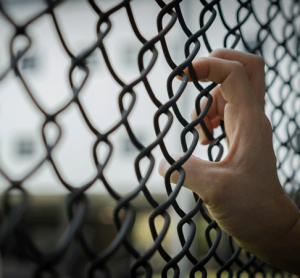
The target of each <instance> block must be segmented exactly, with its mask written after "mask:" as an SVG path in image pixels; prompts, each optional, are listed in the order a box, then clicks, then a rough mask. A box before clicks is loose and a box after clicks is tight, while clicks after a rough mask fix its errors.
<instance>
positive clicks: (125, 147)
mask: <svg viewBox="0 0 300 278" xmlns="http://www.w3.org/2000/svg"><path fill="white" fill-rule="evenodd" d="M136 137H137V139H138V141H139V142H140V143H142V144H143V141H144V138H145V137H144V135H143V134H138V135H136ZM138 151H139V150H138V149H137V148H136V147H135V146H134V145H133V143H132V142H131V140H130V138H129V137H128V136H126V137H123V138H122V153H124V154H126V155H127V154H136V153H137V152H138Z"/></svg>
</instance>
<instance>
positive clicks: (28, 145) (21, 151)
mask: <svg viewBox="0 0 300 278" xmlns="http://www.w3.org/2000/svg"><path fill="white" fill-rule="evenodd" d="M34 151H35V144H34V141H33V140H32V139H30V138H22V139H19V140H18V142H17V150H16V152H17V155H18V156H19V157H28V156H32V155H33V154H34Z"/></svg>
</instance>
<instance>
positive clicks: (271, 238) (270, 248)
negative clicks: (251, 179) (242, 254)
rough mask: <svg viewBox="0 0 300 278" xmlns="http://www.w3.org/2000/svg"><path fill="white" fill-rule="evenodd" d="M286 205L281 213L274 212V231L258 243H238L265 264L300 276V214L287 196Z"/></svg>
mask: <svg viewBox="0 0 300 278" xmlns="http://www.w3.org/2000/svg"><path fill="white" fill-rule="evenodd" d="M284 203H285V205H284V206H279V208H280V212H275V211H274V219H273V222H274V229H273V230H269V231H268V232H267V231H266V232H265V234H264V235H263V237H262V238H261V239H260V240H259V241H257V242H245V241H242V242H241V241H239V240H237V242H238V243H239V244H240V245H241V247H243V248H244V249H245V250H247V251H248V252H250V253H252V254H254V255H255V256H257V257H258V258H259V259H261V260H263V261H264V262H266V263H268V264H270V265H272V266H274V267H276V268H279V269H281V270H284V271H288V272H290V273H293V274H297V275H300V266H299V262H300V213H299V209H298V207H297V206H296V205H295V204H294V203H293V202H292V201H291V200H290V199H289V197H287V196H286V195H285V201H284ZM277 231H280V232H279V233H277Z"/></svg>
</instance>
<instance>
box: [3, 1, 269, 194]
mask: <svg viewBox="0 0 300 278" xmlns="http://www.w3.org/2000/svg"><path fill="white" fill-rule="evenodd" d="M118 2H120V1H115V0H114V1H108V0H107V1H105V0H101V1H100V0H99V1H98V2H97V3H98V5H99V7H101V8H102V10H104V11H106V10H108V9H109V8H111V7H113V6H114V5H116V4H117V3H118ZM236 2H237V1H233V0H230V1H229V0H228V1H223V2H222V8H223V10H224V14H225V19H226V20H227V22H228V23H229V24H231V26H234V25H236V18H235V12H236V9H237V7H238V5H237V3H236ZM266 2H267V1H266ZM3 3H4V7H5V8H6V10H7V13H8V14H9V15H10V16H11V17H12V19H13V20H14V21H15V22H16V24H19V25H22V24H24V23H25V22H27V21H28V20H29V19H31V18H32V17H33V16H34V15H36V14H37V13H38V12H40V11H42V10H43V9H44V8H45V7H46V4H45V3H44V1H37V0H36V1H33V0H31V1H30V0H27V1H25V0H24V1H16V0H6V1H4V2H3ZM261 5H263V4H261ZM131 6H132V10H133V14H134V17H135V20H136V22H137V25H138V27H139V28H140V32H141V33H142V35H143V36H144V37H145V38H146V39H148V40H150V39H151V38H153V37H154V36H156V35H157V26H156V17H157V15H158V13H159V11H160V10H161V9H160V7H159V6H158V5H157V4H156V2H155V1H150V0H149V1H146V0H137V1H133V2H132V3H131ZM181 7H182V11H183V14H184V17H185V19H186V21H187V24H188V26H189V28H190V29H191V30H192V31H193V32H195V31H197V30H198V29H199V15H200V11H201V10H202V5H201V4H200V3H199V1H183V3H182V5H181ZM264 12H265V11H264ZM55 14H56V16H57V19H58V24H59V26H60V30H61V32H62V35H63V37H64V39H65V41H66V44H67V45H68V47H69V49H70V50H71V52H72V53H73V54H74V55H78V54H79V53H80V52H81V51H82V50H84V49H85V48H87V47H88V46H90V45H92V44H93V43H94V42H95V41H96V23H97V20H98V16H97V14H96V13H95V12H94V11H93V10H92V8H91V7H90V6H89V4H88V3H87V1H79V0H72V1H66V2H65V3H63V4H61V5H60V6H58V7H57V8H56V9H55ZM208 15H209V13H208ZM208 19H209V18H208V17H205V20H208ZM110 20H111V21H112V29H111V31H110V33H109V35H108V36H107V37H106V38H105V39H104V44H105V47H106V50H107V52H108V55H109V59H110V61H111V64H112V66H113V68H114V69H115V71H116V73H117V75H118V76H119V77H120V78H121V79H122V80H123V81H124V82H125V83H129V82H131V81H133V80H134V79H136V78H137V77H138V76H139V71H138V65H137V56H138V52H139V50H140V48H141V47H142V44H141V43H140V42H139V41H138V39H137V38H136V36H135V35H134V32H133V31H132V28H131V26H130V22H129V20H128V16H127V14H126V10H125V9H124V8H123V9H121V10H119V11H118V12H116V13H114V14H113V15H112V16H111V17H110ZM169 20H170V16H168V15H166V16H165V17H164V21H163V22H164V25H166V24H167V23H168V22H169ZM249 29H250V27H249ZM252 29H253V26H252ZM0 30H1V31H0V73H2V72H3V71H4V70H5V69H6V68H7V67H9V65H10V62H11V61H10V55H9V44H10V41H11V38H12V36H13V34H14V27H13V26H12V25H11V24H10V23H9V22H8V21H7V20H6V19H5V18H4V16H3V15H2V14H1V15H0ZM26 31H27V33H28V35H29V37H30V38H31V39H32V46H31V47H30V49H29V50H28V52H26V54H25V55H24V56H23V58H22V59H21V60H20V62H19V68H20V71H21V74H22V76H23V77H24V80H25V81H26V83H27V85H28V87H29V89H30V91H31V92H32V94H33V96H34V98H35V99H36V101H37V102H38V103H39V105H40V106H41V107H42V108H43V109H44V110H45V111H46V112H47V113H50V114H51V113H54V112H55V111H58V110H59V109H60V108H61V107H63V106H64V105H65V104H66V103H67V102H68V101H69V100H70V99H71V98H72V94H73V93H72V90H71V88H70V84H69V83H68V71H69V68H70V65H71V61H70V59H69V57H68V56H67V54H66V52H65V50H64V49H63V46H62V44H61V42H60V40H59V37H58V34H57V32H56V30H55V28H54V23H53V20H52V18H51V16H50V15H43V16H42V17H40V18H39V19H37V20H36V21H34V22H33V23H32V24H30V25H29V26H28V28H27V29H26ZM252 31H253V30H252ZM226 33H227V31H226V29H225V28H224V27H223V24H222V23H221V22H220V18H219V17H217V18H216V20H215V22H214V23H213V25H212V26H211V27H210V28H209V31H208V32H207V35H208V39H209V41H210V44H211V46H212V47H213V48H214V49H216V48H219V47H223V38H224V35H225V34H226ZM254 33H255V32H254ZM249 34H250V35H251V32H250V33H249ZM250 35H249V36H250ZM186 39H187V38H186V36H185V34H184V33H183V31H182V29H181V27H180V26H179V24H178V22H177V23H176V24H175V26H174V27H173V28H172V30H171V31H170V32H169V33H168V34H167V36H166V40H167V43H168V45H169V50H170V53H171V55H172V58H173V60H174V61H175V62H176V63H180V62H181V61H183V59H184V43H185V41H186ZM200 42H201V45H202V46H201V50H200V52H199V56H204V55H207V50H206V48H205V46H204V43H203V40H202V38H201V39H200ZM228 42H229V43H232V42H233V38H232V39H231V38H229V40H228ZM26 44H27V40H26V39H25V38H24V37H23V36H20V37H18V38H17V39H16V40H15V42H14V44H13V49H14V51H15V52H17V51H18V50H19V49H20V48H22V47H24V45H26ZM156 47H157V49H158V51H159V57H158V60H157V62H156V64H155V66H154V68H153V69H152V71H151V72H150V74H149V76H148V78H149V81H150V84H151V86H152V89H153V91H154V93H155V95H156V96H157V98H158V99H159V100H160V101H161V102H162V103H165V102H166V101H167V100H168V96H167V89H166V80H167V78H168V75H169V74H170V72H171V69H170V68H169V66H168V65H167V63H166V62H165V59H164V56H163V53H162V51H161V48H160V44H159V43H157V44H156ZM237 48H238V49H242V46H241V43H239V45H238V47H237ZM147 54H149V55H145V56H146V59H145V60H148V61H149V59H150V57H149V56H150V55H151V54H150V53H147ZM87 63H88V66H89V68H90V76H89V78H88V80H87V83H86V85H85V86H84V88H83V90H82V91H81V92H80V96H79V99H80V101H81V103H82V105H83V107H84V110H85V112H86V114H87V116H88V117H89V119H90V121H91V122H92V123H93V124H94V126H95V127H96V128H98V129H99V130H100V131H102V132H104V131H106V130H108V129H109V128H110V127H111V126H112V125H114V124H115V123H116V122H117V121H118V119H120V112H119V108H118V95H119V93H120V91H121V87H120V86H119V85H118V84H117V83H116V82H115V81H114V80H113V78H112V76H111V75H110V74H109V72H108V69H107V67H106V65H105V62H104V60H103V58H102V55H101V53H100V51H99V50H98V51H95V52H94V53H93V54H92V55H91V56H90V57H89V58H88V60H87ZM146 63H147V61H146ZM76 74H77V76H76ZM74 76H75V78H74V80H76V79H78V80H80V78H82V76H81V74H80V72H76V71H75V75H74ZM179 84H180V81H179V80H175V81H174V91H176V87H177V86H178V85H179ZM134 90H135V92H136V95H137V102H136V104H135V107H134V109H133V111H132V113H131V115H130V116H129V122H130V125H131V126H132V129H133V131H134V133H135V134H136V135H137V137H138V138H139V139H140V140H141V142H142V143H143V144H144V145H148V144H150V143H151V142H153V141H154V140H155V132H154V127H153V116H154V113H155V112H156V110H157V109H156V107H155V105H154V104H153V103H152V102H151V100H150V98H149V97H148V95H147V93H146V90H145V88H144V86H143V84H141V83H140V84H138V85H137V86H135V87H134ZM196 95H197V91H196V89H194V88H193V86H192V85H189V86H188V87H187V89H186V91H185V92H184V95H183V97H182V98H181V99H180V100H179V101H178V105H179V107H180V109H181V110H182V113H183V115H184V116H185V117H186V119H188V120H189V117H190V116H189V115H190V113H191V112H192V109H193V106H194V99H195V97H196ZM162 118H163V117H162ZM44 121H45V117H44V116H43V114H42V113H41V112H40V111H39V110H38V109H37V107H36V105H35V104H34V103H33V101H32V100H31V99H30V98H29V96H28V94H27V92H26V90H25V88H24V86H23V84H22V83H21V81H20V80H19V78H18V77H16V76H15V74H14V72H13V71H10V73H9V74H8V76H7V77H6V78H4V80H2V81H1V82H0V163H1V168H2V169H3V170H4V171H5V172H6V173H7V174H8V175H9V177H10V178H11V179H14V180H15V179H22V178H23V177H24V176H25V175H26V174H27V173H28V172H29V171H30V170H31V169H32V168H33V167H34V166H35V165H37V164H38V163H39V161H41V159H43V157H44V156H45V155H46V150H45V147H44V145H43V141H42V132H41V127H42V124H43V122H44ZM57 122H58V124H59V125H60V126H61V128H62V138H61V140H60V141H59V144H58V146H57V147H56V148H55V149H54V151H53V157H54V161H55V163H56V165H57V167H58V169H59V170H60V172H61V174H62V176H63V178H64V179H65V180H66V181H67V182H69V183H70V184H72V185H73V186H82V185H83V184H85V183H86V182H88V181H89V180H91V179H92V178H93V176H95V174H96V168H95V165H94V162H93V157H92V146H93V143H94V142H95V140H96V138H95V136H94V135H93V134H92V132H91V131H90V130H89V129H88V127H87V125H86V123H85V122H84V120H83V117H82V115H81V114H80V111H79V109H78V107H77V105H76V104H72V105H70V106H69V107H68V108H67V109H66V110H65V111H64V112H62V113H61V114H60V115H59V116H58V117H57ZM162 125H163V123H162ZM181 129H182V128H181V127H180V125H179V124H178V123H177V120H176V119H175V120H174V123H173V127H172V129H171V130H170V132H169V134H168V135H167V136H166V139H165V142H166V145H167V147H168V150H169V152H170V153H171V154H173V153H178V152H181V151H182V150H181V145H180V131H181ZM46 131H47V138H48V139H49V140H50V141H51V140H54V141H55V138H56V136H57V128H56V127H55V126H54V125H52V126H51V125H49V126H48V127H47V130H46ZM109 139H110V140H111V141H112V142H113V145H114V152H113V156H112V158H111V160H110V162H109V165H108V166H107V168H106V169H105V175H106V178H107V179H108V181H109V182H110V184H111V185H112V186H113V187H114V188H116V189H117V190H118V191H119V192H128V191H130V190H132V189H133V188H135V186H137V184H138V181H137V178H136V176H135V172H134V166H133V162H134V159H135V157H136V156H137V154H138V152H137V151H136V150H135V148H134V146H133V145H132V144H131V142H130V140H129V138H128V135H127V133H126V132H125V128H124V127H123V126H122V127H120V128H119V129H118V130H117V131H115V132H114V133H113V134H112V135H111V136H110V137H109ZM190 139H191V138H188V140H190ZM103 153H105V150H102V149H101V148H100V154H99V157H104V155H103ZM153 154H154V155H155V157H156V167H155V169H154V171H153V174H152V177H151V179H150V181H149V183H148V187H149V189H150V191H151V192H155V193H159V192H165V190H164V183H163V179H162V178H161V177H160V176H159V175H158V173H157V165H158V163H159V161H160V159H161V158H162V155H161V152H160V150H159V149H158V148H156V149H155V150H154V151H153ZM195 154H197V155H199V156H200V157H202V158H204V159H207V155H206V148H205V147H199V149H198V150H197V152H196V153H195ZM143 162H145V163H144V164H145V165H143V163H142V168H143V167H144V169H147V167H148V161H143ZM7 186H8V182H7V181H6V180H5V179H4V178H3V177H2V178H1V176H0V190H1V191H2V190H3V189H5V188H6V187H7ZM24 187H25V188H26V189H27V190H29V191H30V192H31V193H34V194H58V193H59V194H60V193H64V192H67V190H66V189H65V188H64V187H63V186H62V184H61V183H60V181H59V180H58V178H57V177H56V175H55V173H54V170H53V168H52V166H51V165H50V164H49V163H48V162H47V163H44V165H43V166H42V167H41V168H40V169H39V170H38V171H37V172H36V173H35V174H34V175H33V176H32V177H30V178H29V179H28V180H26V182H25V183H24ZM87 192H91V193H103V192H105V189H104V187H103V185H102V184H101V183H100V182H96V183H95V184H94V185H93V186H92V187H91V188H90V189H89V190H88V191H87Z"/></svg>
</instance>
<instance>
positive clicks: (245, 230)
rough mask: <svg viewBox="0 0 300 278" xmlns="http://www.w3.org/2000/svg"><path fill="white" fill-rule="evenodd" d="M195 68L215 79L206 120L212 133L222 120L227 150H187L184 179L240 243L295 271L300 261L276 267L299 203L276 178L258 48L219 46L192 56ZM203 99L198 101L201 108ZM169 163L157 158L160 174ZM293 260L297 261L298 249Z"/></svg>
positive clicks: (203, 78)
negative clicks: (200, 154) (208, 156)
mask: <svg viewBox="0 0 300 278" xmlns="http://www.w3.org/2000/svg"><path fill="white" fill-rule="evenodd" d="M193 67H194V70H195V73H196V76H197V78H198V80H200V81H212V82H215V83H218V84H220V86H218V87H216V88H215V89H214V90H213V91H212V93H211V94H212V96H213V103H212V106H211V108H210V110H209V112H208V114H207V116H206V117H205V123H206V125H207V127H208V129H209V130H210V131H211V132H213V129H214V128H215V127H217V126H218V125H219V124H220V119H223V120H224V125H225V131H226V136H227V138H228V143H229V151H228V154H227V156H226V157H225V158H224V159H223V160H222V161H220V162H208V161H204V160H202V159H200V158H197V157H195V156H192V157H191V158H190V159H189V160H188V161H187V162H186V163H185V164H184V165H183V168H184V170H185V172H186V178H185V182H184V186H185V187H187V188H189V189H191V190H193V191H194V192H195V193H197V194H198V195H199V196H200V197H201V198H202V200H203V202H204V203H205V205H206V206H207V208H208V210H209V212H210V213H211V215H212V216H213V217H214V219H215V220H216V221H217V222H218V224H219V225H220V226H221V227H222V228H223V229H224V230H225V231H226V232H227V233H229V234H230V235H232V236H233V237H234V239H235V240H236V241H237V242H238V243H239V244H240V245H241V246H242V247H243V248H244V249H246V250H247V251H249V252H251V253H253V254H255V255H257V256H258V257H260V258H261V259H263V260H265V261H268V262H269V263H271V264H273V265H274V264H276V266H277V267H283V268H285V269H287V270H291V271H294V272H295V269H297V268H298V266H297V268H295V266H293V265H292V268H291V267H290V268H286V266H285V265H283V266H282V262H284V259H283V260H282V258H281V257H280V256H282V255H280V253H282V252H283V250H286V247H285V244H286V243H287V241H289V239H288V240H286V237H287V236H289V237H290V236H291V235H292V234H295V229H296V230H297V231H299V237H300V228H299V227H298V226H299V210H298V208H297V207H296V205H295V204H294V203H293V202H292V201H291V200H290V199H289V198H288V197H287V196H286V195H285V193H284V191H283V189H282V187H281V185H280V183H279V180H278V177H277V170H276V157H275V154H274V150H273V146H272V127H271V124H270V122H269V120H268V118H267V117H266V116H265V114H264V95H265V82H264V62H263V60H262V59H261V58H260V57H259V56H256V55H252V54H246V53H242V52H238V51H235V50H225V49H224V50H218V51H215V52H212V53H211V55H210V57H208V58H201V59H199V60H196V61H194V63H193ZM187 73H188V72H187ZM205 104H206V101H204V100H203V101H202V102H201V109H203V108H204V106H205ZM192 117H193V118H195V117H196V115H195V112H194V114H193V116H192ZM197 130H198V132H199V135H200V142H201V143H202V144H208V143H209V140H208V138H207V137H206V136H205V134H204V133H203V131H202V129H201V127H200V125H199V126H198V127H197ZM180 156H181V155H176V156H175V159H179V158H180ZM168 168H169V164H168V163H167V162H166V161H165V160H163V161H162V162H161V163H160V165H159V172H160V174H161V175H162V176H164V175H165V173H166V171H167V170H168ZM178 178H179V173H178V172H174V173H173V174H172V176H171V181H172V182H174V183H176V182H177V180H178ZM296 234H297V233H296ZM298 242H299V240H298ZM291 248H294V246H291ZM299 250H300V246H299V249H298V253H299ZM288 252H289V250H288ZM295 252H296V250H295ZM297 259H298V264H299V260H300V257H299V255H297ZM293 260H294V258H293ZM293 267H294V268H293ZM297 271H298V272H297V273H298V274H299V270H297ZM295 273H296V272H295Z"/></svg>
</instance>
